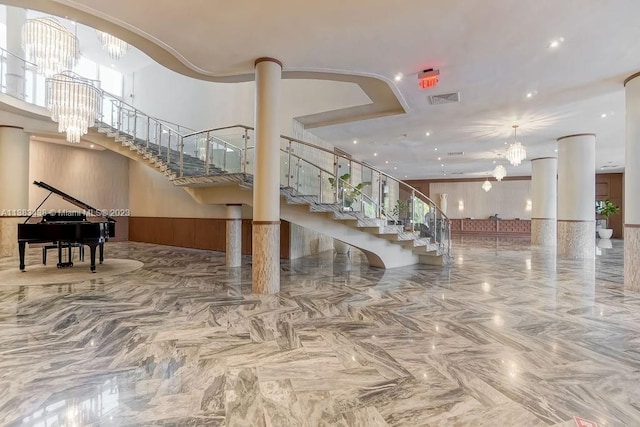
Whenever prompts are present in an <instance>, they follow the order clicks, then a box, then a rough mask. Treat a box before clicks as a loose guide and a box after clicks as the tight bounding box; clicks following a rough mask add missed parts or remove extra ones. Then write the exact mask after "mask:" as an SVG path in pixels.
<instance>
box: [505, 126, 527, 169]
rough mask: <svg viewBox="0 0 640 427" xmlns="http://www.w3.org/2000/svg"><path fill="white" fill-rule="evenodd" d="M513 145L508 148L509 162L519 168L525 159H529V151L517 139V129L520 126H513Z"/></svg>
mask: <svg viewBox="0 0 640 427" xmlns="http://www.w3.org/2000/svg"><path fill="white" fill-rule="evenodd" d="M512 127H513V144H511V145H509V148H507V155H506V157H507V160H509V162H511V164H512V165H513V166H518V165H519V164H520V163H521V162H522V161H523V160H524V159H526V158H527V150H525V148H524V145H522V144H520V143H519V142H518V140H517V138H516V129H518V125H513V126H512Z"/></svg>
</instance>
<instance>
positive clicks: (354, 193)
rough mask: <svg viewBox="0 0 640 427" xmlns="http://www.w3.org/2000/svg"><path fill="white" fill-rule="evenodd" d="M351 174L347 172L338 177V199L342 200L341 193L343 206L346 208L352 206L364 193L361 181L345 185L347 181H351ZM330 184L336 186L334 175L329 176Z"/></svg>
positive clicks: (332, 186)
mask: <svg viewBox="0 0 640 427" xmlns="http://www.w3.org/2000/svg"><path fill="white" fill-rule="evenodd" d="M350 177H351V175H350V174H349V173H345V174H344V175H342V176H340V178H338V182H337V186H338V200H340V195H342V206H343V207H344V208H351V205H352V204H353V202H355V201H356V199H357V198H358V197H359V196H360V195H361V194H362V188H363V187H364V184H363V183H359V184H358V185H354V186H351V185H345V183H347V184H348V183H349V178H350ZM329 184H331V188H333V189H335V188H336V179H335V178H333V177H329Z"/></svg>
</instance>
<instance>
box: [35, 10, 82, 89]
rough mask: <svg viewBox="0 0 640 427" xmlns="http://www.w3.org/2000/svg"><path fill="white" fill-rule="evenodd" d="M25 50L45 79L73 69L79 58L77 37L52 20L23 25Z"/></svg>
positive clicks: (42, 19)
mask: <svg viewBox="0 0 640 427" xmlns="http://www.w3.org/2000/svg"><path fill="white" fill-rule="evenodd" d="M22 49H24V52H25V54H26V57H27V59H28V60H29V61H31V62H34V63H35V64H36V65H37V66H38V73H40V74H44V76H45V77H51V76H53V75H54V74H58V73H60V72H62V71H64V70H70V69H72V68H73V67H75V65H76V62H77V61H78V57H79V56H80V49H79V42H78V38H77V37H76V36H74V35H73V34H72V33H71V32H70V31H69V30H67V29H66V28H65V27H64V26H63V25H61V24H60V23H58V21H56V20H55V19H52V18H37V19H29V20H27V21H26V22H25V23H24V26H23V27H22Z"/></svg>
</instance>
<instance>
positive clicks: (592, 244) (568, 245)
mask: <svg viewBox="0 0 640 427" xmlns="http://www.w3.org/2000/svg"><path fill="white" fill-rule="evenodd" d="M558 256H561V257H563V258H573V259H589V258H595V256H596V222H595V221H571V220H558Z"/></svg>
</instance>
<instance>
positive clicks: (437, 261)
mask: <svg viewBox="0 0 640 427" xmlns="http://www.w3.org/2000/svg"><path fill="white" fill-rule="evenodd" d="M418 262H419V263H420V264H426V265H437V266H443V265H446V259H445V257H444V256H442V255H438V254H432V253H427V254H419V256H418Z"/></svg>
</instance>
